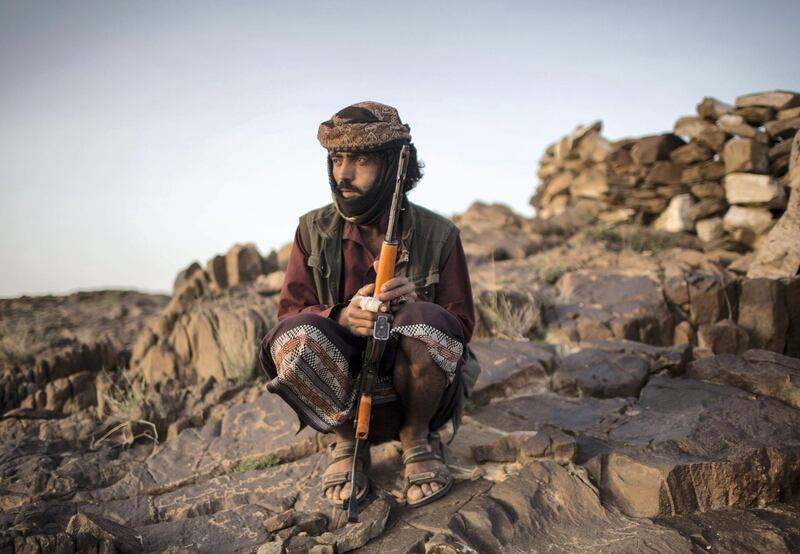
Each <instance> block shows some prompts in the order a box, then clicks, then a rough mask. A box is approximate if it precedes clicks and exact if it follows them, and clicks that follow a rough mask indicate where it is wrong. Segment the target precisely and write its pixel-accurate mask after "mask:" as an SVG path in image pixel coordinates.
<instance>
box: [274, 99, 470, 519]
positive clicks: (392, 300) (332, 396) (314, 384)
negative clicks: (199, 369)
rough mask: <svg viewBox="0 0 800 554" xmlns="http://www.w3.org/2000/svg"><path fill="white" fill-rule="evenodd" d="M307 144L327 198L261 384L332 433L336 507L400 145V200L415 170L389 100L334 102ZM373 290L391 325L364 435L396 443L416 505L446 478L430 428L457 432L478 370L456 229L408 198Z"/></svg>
mask: <svg viewBox="0 0 800 554" xmlns="http://www.w3.org/2000/svg"><path fill="white" fill-rule="evenodd" d="M317 138H318V139H319V142H320V143H321V144H322V146H323V147H324V148H325V149H326V150H327V152H328V159H327V162H328V181H329V184H330V188H331V195H332V197H333V203H332V204H328V205H327V206H324V207H322V208H319V209H317V210H313V211H311V212H309V213H307V214H305V215H303V216H302V217H301V218H300V223H299V226H298V228H297V232H296V233H295V238H294V244H293V247H292V251H291V255H290V258H289V264H288V267H287V269H286V275H285V278H284V283H283V289H282V290H281V295H280V303H279V309H278V324H277V325H276V326H275V327H274V328H273V329H272V330H271V331H270V332H269V333H268V334H267V336H266V337H265V338H264V340H263V342H262V346H261V353H260V360H261V364H262V367H263V368H264V370H265V371H266V372H267V374H268V375H269V378H270V381H269V383H268V384H267V389H268V390H269V391H271V392H273V393H276V394H279V395H280V396H281V397H282V398H283V399H284V400H285V401H286V402H287V403H288V404H289V405H290V406H291V407H292V408H293V409H294V410H295V412H297V415H298V417H299V419H300V421H301V424H302V425H310V426H311V427H313V428H314V429H316V430H317V431H320V432H322V433H334V434H335V435H336V440H335V442H334V444H332V445H331V452H330V460H329V464H330V465H329V466H328V468H327V470H326V472H325V474H324V475H323V494H324V496H325V497H326V498H327V499H329V500H330V501H331V502H332V503H333V504H335V505H337V506H344V505H346V501H347V500H348V499H349V496H350V486H351V484H350V469H351V464H352V458H353V453H354V430H353V418H354V416H355V402H356V395H357V386H356V383H355V380H356V379H357V377H358V375H359V372H360V369H361V363H362V359H361V356H362V353H363V351H364V348H365V346H366V344H367V338H366V337H368V336H371V335H372V331H373V324H374V321H375V318H376V317H377V314H376V313H374V312H371V311H366V310H363V309H361V307H360V302H359V300H360V297H362V296H373V295H375V293H376V291H374V290H373V289H374V286H375V285H374V281H375V277H376V275H375V268H376V265H377V264H376V261H377V260H376V258H377V257H378V255H379V253H380V248H381V244H382V242H383V238H384V234H385V232H386V227H387V225H388V219H389V207H390V204H391V200H392V194H393V192H394V185H395V180H396V173H397V166H398V160H399V152H400V149H401V147H402V145H404V144H409V145H410V158H409V167H408V174H407V177H406V181H405V183H404V190H405V191H406V192H408V191H410V190H411V189H413V188H414V187H415V186H416V184H417V182H418V181H419V179H420V178H421V177H422V172H421V167H420V163H419V162H418V160H417V153H416V148H415V147H414V145H413V144H412V143H411V134H410V127H409V126H408V125H406V124H404V123H403V122H402V121H401V120H400V117H399V115H398V113H397V110H396V109H394V108H392V107H391V106H387V105H384V104H379V103H377V102H360V103H358V104H354V105H352V106H349V107H347V108H344V109H343V110H341V111H339V112H338V113H336V114H335V115H334V116H333V117H332V118H331V119H330V120H328V121H325V122H324V123H322V124H321V125H320V126H319V131H318V133H317ZM376 296H377V298H378V299H379V300H381V301H382V302H383V303H384V304H383V305H382V308H381V310H382V311H383V312H384V313H388V314H389V318H390V321H391V323H392V329H391V338H390V340H389V343H388V345H387V347H386V351H385V353H384V356H383V358H382V360H381V364H380V367H379V373H378V375H379V378H378V383H377V385H376V389H375V392H374V401H373V405H374V410H373V416H372V425H371V429H372V431H371V432H370V440H371V441H372V442H373V443H379V442H384V441H387V440H396V439H399V440H400V444H401V446H402V449H403V464H404V466H405V481H404V482H405V487H404V488H405V491H406V501H407V503H408V505H409V506H420V505H423V504H427V503H428V502H431V501H433V500H435V499H438V498H440V497H441V496H443V495H444V494H446V493H447V491H448V490H449V489H450V487H451V485H452V483H453V478H452V476H451V475H450V472H449V471H448V469H447V466H446V465H445V463H444V459H443V445H442V444H441V441H440V440H439V438H438V434H436V433H435V431H437V430H438V429H440V428H441V427H442V426H443V425H444V424H445V423H447V421H449V420H453V424H454V428H457V425H458V421H459V419H460V416H461V412H462V407H463V401H464V398H465V395H466V394H467V392H468V390H469V389H471V386H472V384H473V383H474V382H475V379H476V378H477V373H478V372H479V371H480V368H479V367H478V365H477V362H475V359H474V356H472V355H471V353H470V352H469V349H468V348H467V343H468V342H469V340H470V337H471V336H472V331H473V327H474V325H475V317H474V307H473V303H472V291H471V285H470V280H469V273H468V269H467V262H466V258H465V256H464V249H463V247H462V245H461V240H460V238H459V233H458V229H457V228H456V227H455V226H454V225H453V224H452V223H451V222H450V221H449V220H447V219H446V218H444V217H442V216H439V215H437V214H435V213H433V212H431V211H429V210H426V209H424V208H422V207H420V206H417V205H415V204H412V203H411V202H408V201H407V200H406V201H404V204H403V212H402V216H401V223H400V247H399V249H398V258H397V266H396V271H395V277H394V278H392V279H391V280H389V281H388V282H387V283H386V284H385V285H384V286H383V287H382V290H380V291H377V295H376ZM362 453H363V454H364V455H363V456H362V455H361V454H362ZM369 461H370V460H369V447H367V448H364V449H361V451H360V452H359V460H358V461H357V466H356V468H357V473H356V479H355V480H356V487H357V491H356V492H357V494H358V500H359V501H360V500H361V499H363V498H364V497H365V496H366V495H367V493H368V492H369V491H368V489H369V480H368V479H367V476H366V473H367V471H368V469H369Z"/></svg>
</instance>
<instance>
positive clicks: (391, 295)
mask: <svg viewBox="0 0 800 554" xmlns="http://www.w3.org/2000/svg"><path fill="white" fill-rule="evenodd" d="M415 290H416V287H414V285H412V284H408V285H406V286H404V287H400V288H399V289H392V290H390V291H386V292H382V293H380V294H379V295H378V296H377V298H378V300H380V301H382V302H389V301H391V300H394V299H395V298H400V297H401V296H405V295H407V294H411V293H412V292H414V291H415Z"/></svg>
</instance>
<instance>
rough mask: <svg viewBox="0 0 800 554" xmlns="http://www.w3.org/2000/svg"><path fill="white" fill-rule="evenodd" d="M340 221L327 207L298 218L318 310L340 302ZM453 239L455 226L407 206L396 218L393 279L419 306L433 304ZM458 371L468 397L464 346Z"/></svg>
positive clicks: (474, 366)
mask: <svg viewBox="0 0 800 554" xmlns="http://www.w3.org/2000/svg"><path fill="white" fill-rule="evenodd" d="M343 222H344V220H343V219H342V218H341V217H340V216H339V214H338V213H337V212H336V208H335V207H334V206H333V204H328V205H327V206H323V207H322V208H319V209H317V210H313V211H310V212H308V213H307V214H305V215H303V216H301V217H300V240H301V241H302V243H303V247H304V248H305V249H306V252H308V262H307V263H308V266H309V267H310V268H311V274H312V276H313V279H314V285H315V287H316V290H317V298H318V299H319V301H320V303H321V304H327V305H329V306H333V305H334V304H337V303H340V302H342V301H343V300H344V298H343V293H342V290H341V289H342V227H343ZM457 238H458V231H457V229H456V226H455V225H454V224H453V223H452V222H451V221H450V220H449V219H447V218H445V217H442V216H440V215H439V214H436V213H434V212H432V211H430V210H427V209H425V208H423V207H421V206H417V205H416V204H412V203H411V202H406V208H405V209H404V210H403V213H402V215H401V240H400V244H401V250H400V253H399V257H398V261H397V268H396V270H395V274H397V275H405V276H406V277H408V279H409V280H410V281H411V282H412V283H414V285H416V287H417V294H419V295H420V297H422V298H423V299H424V300H427V301H430V302H432V301H434V300H435V299H436V287H437V285H438V284H439V271H440V270H441V267H442V266H443V265H444V262H445V261H446V260H447V256H448V255H449V253H450V251H451V250H452V248H453V246H454V245H455V242H456V239H457ZM464 357H465V359H464V363H463V364H462V366H461V371H462V376H463V380H464V390H465V392H466V394H467V396H469V394H470V393H471V392H472V388H473V386H474V385H475V381H476V380H477V379H478V374H479V373H480V371H481V368H480V365H479V364H478V361H477V360H476V359H475V356H474V354H473V353H472V350H470V348H469V346H467V347H466V348H465V352H464Z"/></svg>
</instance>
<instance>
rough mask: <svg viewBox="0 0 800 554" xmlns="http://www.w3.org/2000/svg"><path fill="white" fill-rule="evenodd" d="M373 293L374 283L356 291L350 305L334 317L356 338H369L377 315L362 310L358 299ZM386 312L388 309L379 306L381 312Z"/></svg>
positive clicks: (384, 306) (390, 318)
mask: <svg viewBox="0 0 800 554" xmlns="http://www.w3.org/2000/svg"><path fill="white" fill-rule="evenodd" d="M373 292H375V283H370V284H369V285H367V286H365V287H361V288H360V289H358V292H357V293H356V295H355V296H354V297H353V298H352V299H351V300H350V303H349V304H348V305H347V307H345V308H344V309H343V310H342V311H341V312H339V315H338V316H336V322H337V323H338V324H339V325H341V326H342V327H344V328H345V329H347V330H348V331H350V332H351V333H353V334H354V335H356V336H359V337H371V336H372V330H373V327H374V326H375V320H376V319H377V318H378V314H377V313H375V312H369V311H367V310H362V309H361V305H360V299H359V297H360V296H372V293H373ZM387 311H388V307H387V306H386V305H385V304H384V305H383V306H381V312H383V313H386V312H387ZM391 320H392V316H391V314H389V321H391Z"/></svg>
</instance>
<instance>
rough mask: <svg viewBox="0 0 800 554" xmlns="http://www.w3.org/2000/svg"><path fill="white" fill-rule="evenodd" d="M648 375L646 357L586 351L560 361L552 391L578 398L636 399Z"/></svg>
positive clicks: (587, 349) (648, 369)
mask: <svg viewBox="0 0 800 554" xmlns="http://www.w3.org/2000/svg"><path fill="white" fill-rule="evenodd" d="M649 373H650V364H649V363H648V360H647V359H646V357H643V356H638V355H636V354H630V353H617V352H605V351H602V350H597V349H593V348H586V349H583V350H580V351H579V352H576V353H574V354H570V355H569V356H567V357H566V358H564V359H563V360H561V362H560V363H559V365H558V368H557V370H556V372H555V373H554V374H553V390H554V391H556V392H558V393H560V394H567V395H570V396H579V397H584V396H595V397H597V398H614V397H625V396H631V397H636V396H638V395H639V391H640V390H641V388H642V387H643V386H644V384H645V382H646V380H647V376H648V375H649Z"/></svg>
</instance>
